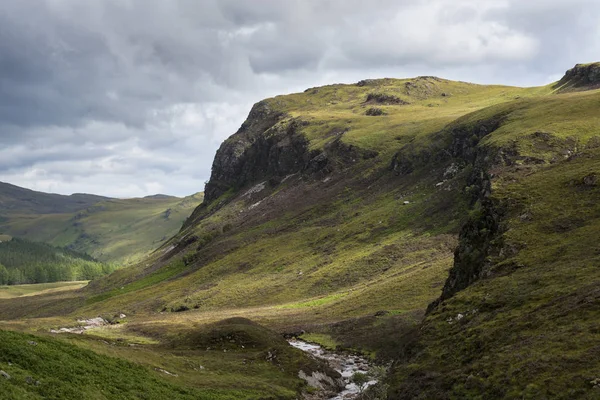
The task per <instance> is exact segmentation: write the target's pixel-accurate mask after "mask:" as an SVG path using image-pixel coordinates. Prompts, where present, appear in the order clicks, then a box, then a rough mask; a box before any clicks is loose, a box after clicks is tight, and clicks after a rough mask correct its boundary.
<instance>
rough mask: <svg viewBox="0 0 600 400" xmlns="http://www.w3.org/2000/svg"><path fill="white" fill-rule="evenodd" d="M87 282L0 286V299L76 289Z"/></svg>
mask: <svg viewBox="0 0 600 400" xmlns="http://www.w3.org/2000/svg"><path fill="white" fill-rule="evenodd" d="M87 284H88V281H73V282H53V283H37V284H29V285H10V286H0V299H12V298H15V297H23V296H37V295H40V294H47V293H56V292H62V291H67V290H77V289H81V288H82V287H85V285H87Z"/></svg>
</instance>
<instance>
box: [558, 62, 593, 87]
mask: <svg viewBox="0 0 600 400" xmlns="http://www.w3.org/2000/svg"><path fill="white" fill-rule="evenodd" d="M599 87H600V63H597V62H596V63H590V64H577V65H575V66H574V67H573V68H571V69H569V70H567V72H565V76H563V77H562V79H561V80H560V81H558V82H557V83H556V84H555V85H554V88H555V89H558V91H560V92H567V91H581V90H592V89H597V88H599Z"/></svg>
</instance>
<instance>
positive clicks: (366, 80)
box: [356, 79, 377, 87]
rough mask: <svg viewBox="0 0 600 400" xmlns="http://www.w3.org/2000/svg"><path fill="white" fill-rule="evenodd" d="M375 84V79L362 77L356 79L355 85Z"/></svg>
mask: <svg viewBox="0 0 600 400" xmlns="http://www.w3.org/2000/svg"><path fill="white" fill-rule="evenodd" d="M376 84H377V80H376V79H363V80H360V81H358V82H357V83H356V86H359V87H363V86H373V85H376Z"/></svg>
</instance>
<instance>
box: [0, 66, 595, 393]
mask: <svg viewBox="0 0 600 400" xmlns="http://www.w3.org/2000/svg"><path fill="white" fill-rule="evenodd" d="M578 76H579V75H578ZM578 79H579V78H578ZM561 85H563V84H561ZM557 87H558V86H557V85H549V86H545V87H538V88H514V87H505V86H482V85H474V84H469V83H464V82H452V81H447V80H443V79H439V78H434V77H420V78H415V79H407V80H396V79H382V80H369V81H361V82H358V83H357V84H354V85H332V86H326V87H322V88H311V89H308V90H307V91H305V92H304V93H298V94H292V95H287V96H278V97H275V98H272V99H267V100H264V101H262V102H260V103H258V104H257V105H255V107H254V108H253V109H252V111H251V112H250V116H249V118H248V120H247V121H246V122H245V123H244V124H243V125H242V127H241V128H240V130H239V131H238V132H237V133H236V134H235V135H233V136H232V137H230V138H229V139H228V140H227V141H225V143H224V144H223V145H222V146H221V149H220V150H219V152H218V153H217V157H216V158H215V163H214V164H213V176H212V177H211V180H210V182H209V184H208V185H207V199H206V200H205V201H204V203H203V204H202V205H201V206H200V207H198V208H197V209H196V210H195V211H194V213H193V214H192V216H191V217H190V218H189V219H188V220H187V222H186V223H185V225H184V227H183V229H182V230H181V231H180V232H179V233H178V234H177V235H176V236H174V237H173V238H171V239H170V240H168V241H166V242H165V243H164V244H163V245H162V247H161V248H160V249H158V250H157V251H156V252H154V253H153V254H152V255H151V256H150V257H148V258H146V259H144V260H143V262H140V263H138V264H136V265H134V266H133V267H131V268H128V269H126V270H120V271H117V272H115V273H114V274H112V275H110V276H108V277H106V278H105V279H101V280H97V281H95V282H92V283H91V284H90V285H89V286H88V287H86V288H85V289H84V290H82V291H80V292H77V293H69V294H50V295H48V296H36V297H33V298H24V299H20V300H21V302H20V303H19V304H16V303H15V302H14V301H10V300H5V301H1V302H0V318H2V319H5V320H9V319H18V318H21V317H23V316H27V317H29V318H31V319H29V320H27V324H28V326H29V327H31V326H36V327H37V328H41V329H47V328H49V327H51V326H53V325H55V324H57V323H61V324H64V323H65V321H73V319H74V317H75V316H80V315H89V316H95V315H99V314H102V315H114V314H117V313H120V312H125V313H127V314H128V315H131V316H132V317H131V319H129V322H128V323H127V324H124V325H122V326H119V327H118V328H113V329H114V330H111V331H110V332H109V330H108V329H106V330H104V331H103V330H100V331H98V332H96V334H97V335H99V336H103V337H110V336H111V335H115V334H117V335H119V336H120V337H123V338H127V337H129V338H133V337H136V338H140V337H142V338H145V339H152V340H157V341H159V342H161V343H179V341H180V340H184V339H183V338H186V337H188V336H187V335H189V333H190V327H191V326H197V327H203V326H212V325H211V324H214V323H215V322H216V321H218V320H221V319H223V318H227V317H238V316H244V317H247V318H251V319H253V320H255V321H257V322H259V323H261V324H263V325H266V326H268V327H270V328H272V329H275V330H276V331H278V332H280V333H284V332H287V333H289V332H301V331H305V332H306V333H308V336H307V337H310V338H313V339H316V340H319V341H323V342H326V343H327V344H328V345H329V346H330V347H331V346H335V345H341V346H343V347H351V348H353V349H359V350H362V351H364V352H366V353H368V354H370V355H372V356H374V357H376V358H378V359H380V360H385V361H391V360H393V361H394V364H393V369H392V371H391V373H390V376H389V379H388V383H389V384H390V398H407V399H408V398H423V399H430V398H436V399H437V398H439V399H446V398H447V399H453V398H472V399H482V398H485V399H496V398H498V399H500V398H532V399H534V398H536V399H537V398H539V399H544V398H565V399H566V398H590V399H591V398H594V395H595V394H596V393H597V390H598V389H597V388H594V385H596V384H593V383H590V382H593V381H594V380H595V379H596V378H597V377H598V376H600V370H598V363H597V357H596V356H597V343H598V339H600V337H598V335H599V332H600V331H599V330H598V326H597V325H598V324H597V321H598V320H599V317H600V315H599V313H600V309H599V308H598V306H597V305H598V304H599V302H598V301H597V300H598V298H597V297H598V296H597V294H598V293H597V292H598V291H597V289H596V288H597V287H598V283H600V282H598V280H599V279H600V275H599V274H598V271H597V265H598V262H599V261H600V260H599V259H598V257H599V255H598V254H599V253H598V252H597V251H596V250H595V249H596V247H597V245H596V243H595V240H596V239H597V238H598V237H599V236H600V221H598V218H599V217H600V208H598V204H600V203H599V201H598V200H600V192H599V190H600V189H599V184H600V183H599V182H598V180H599V179H600V178H598V177H599V176H600V169H599V168H600V164H599V163H598V160H599V157H600V120H599V117H598V115H597V112H596V111H597V110H598V106H600V91H599V90H590V91H577V92H568V91H564V92H563V91H560V90H557ZM561 87H562V86H561ZM578 90H580V87H579V86H578ZM428 306H429V312H428V313H426V310H427V308H428ZM47 318H49V319H47ZM3 326H6V327H10V328H11V329H27V327H24V326H23V325H22V322H19V321H12V322H10V321H6V322H4V323H3ZM29 329H31V328H29ZM596 386H597V385H596Z"/></svg>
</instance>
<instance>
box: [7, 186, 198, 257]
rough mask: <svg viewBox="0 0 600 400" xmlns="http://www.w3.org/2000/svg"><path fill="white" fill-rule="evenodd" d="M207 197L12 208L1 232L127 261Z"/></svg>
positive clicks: (149, 247)
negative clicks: (55, 210) (42, 209)
mask: <svg viewBox="0 0 600 400" xmlns="http://www.w3.org/2000/svg"><path fill="white" fill-rule="evenodd" d="M202 198H203V197H202V194H201V193H197V194H195V195H192V196H188V197H185V198H177V197H166V198H136V199H109V200H104V201H101V202H98V203H96V204H94V205H93V206H89V207H87V208H85V209H83V210H79V211H76V212H72V213H60V214H36V213H28V214H19V213H17V212H11V213H10V214H7V215H4V217H5V218H4V220H3V221H2V222H1V223H0V232H3V233H7V234H10V235H13V236H18V237H23V238H26V239H30V240H35V241H41V242H47V243H50V244H53V245H56V246H69V247H71V248H73V249H75V250H77V251H80V252H84V253H88V254H90V255H91V256H93V257H94V258H96V259H98V260H101V261H113V262H119V263H121V264H127V263H131V262H133V261H137V260H139V259H140V258H142V257H143V256H146V255H147V254H148V253H149V252H150V251H152V250H154V249H155V248H157V247H159V246H160V245H161V244H162V243H164V242H165V241H166V240H167V239H168V238H170V237H171V236H173V235H174V234H175V233H177V231H178V230H179V229H180V228H181V225H182V224H183V221H185V219H186V218H187V217H188V216H189V215H190V214H191V213H192V211H193V210H194V208H196V206H198V204H200V202H201V201H202Z"/></svg>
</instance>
